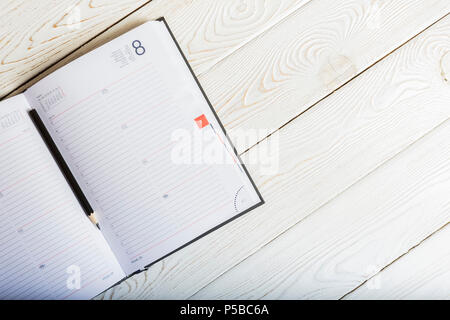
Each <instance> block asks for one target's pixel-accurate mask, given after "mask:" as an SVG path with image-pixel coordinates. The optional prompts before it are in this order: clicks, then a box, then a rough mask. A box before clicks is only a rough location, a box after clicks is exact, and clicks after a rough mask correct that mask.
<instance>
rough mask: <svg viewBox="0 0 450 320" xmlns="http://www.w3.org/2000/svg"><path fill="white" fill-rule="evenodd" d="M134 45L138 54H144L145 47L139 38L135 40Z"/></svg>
mask: <svg viewBox="0 0 450 320" xmlns="http://www.w3.org/2000/svg"><path fill="white" fill-rule="evenodd" d="M132 46H133V48H134V51H135V52H136V54H137V55H138V56H142V55H143V54H144V53H145V48H144V47H143V46H142V43H141V42H140V41H139V40H134V41H133V44H132Z"/></svg>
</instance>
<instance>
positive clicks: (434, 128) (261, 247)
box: [187, 13, 450, 299]
mask: <svg viewBox="0 0 450 320" xmlns="http://www.w3.org/2000/svg"><path fill="white" fill-rule="evenodd" d="M448 15H449V13H447V14H445V15H444V16H443V17H441V18H440V19H438V20H436V21H435V22H434V23H432V24H431V25H429V26H428V27H426V28H425V29H423V30H422V31H421V32H419V33H417V34H416V35H415V36H414V37H412V38H410V39H409V40H407V41H406V42H404V43H403V44H401V45H400V46H399V47H397V48H396V49H394V50H393V51H391V52H390V53H388V54H387V55H385V56H384V57H383V58H381V59H379V60H378V61H376V62H375V63H373V64H372V65H371V66H369V67H368V68H366V69H365V70H363V71H362V72H360V73H358V75H356V76H355V77H353V78H352V79H350V80H349V81H347V82H346V83H344V84H343V85H342V86H340V87H339V88H337V89H336V90H333V92H331V93H330V94H328V95H327V96H326V97H324V98H322V99H321V100H319V101H318V102H316V103H314V104H313V105H311V106H310V107H309V108H308V109H306V110H305V111H303V112H301V113H300V114H299V115H297V116H296V117H294V118H293V119H291V120H290V121H288V122H287V123H285V124H284V125H283V126H282V127H280V129H278V130H276V131H274V132H273V133H271V134H269V135H268V136H267V137H265V138H264V139H262V140H261V141H258V142H257V143H256V144H255V145H253V146H252V147H250V148H248V149H247V150H246V151H244V152H242V153H241V155H243V154H244V153H246V152H247V151H249V150H250V149H251V148H253V147H255V146H256V145H258V144H259V143H260V142H262V141H264V140H266V139H268V138H269V137H270V136H271V135H272V134H274V133H276V132H278V131H279V130H281V129H282V128H284V127H286V126H287V125H288V124H289V123H291V122H292V121H294V120H295V119H297V118H298V117H299V116H300V115H302V114H303V113H305V112H306V111H308V110H310V109H311V108H312V107H314V106H315V105H317V104H318V103H319V102H320V101H322V100H324V99H326V98H327V97H329V96H331V95H332V94H333V93H335V92H336V91H337V90H339V89H340V88H342V87H343V86H345V85H347V84H348V83H349V82H351V81H353V80H354V79H355V78H356V77H358V76H359V75H361V74H362V73H364V72H366V71H367V70H368V69H370V68H371V67H373V66H374V65H376V64H378V63H379V62H381V61H382V60H383V59H385V58H386V57H387V56H389V55H390V54H392V53H394V52H395V51H397V50H398V49H400V48H401V47H403V46H405V45H406V44H407V43H409V42H410V41H412V40H413V39H414V38H416V37H418V36H419V35H420V34H422V33H423V32H425V31H426V30H427V29H429V28H431V27H432V26H434V25H435V24H436V23H438V22H439V21H441V20H443V19H444V18H446V17H447V16H448ZM449 120H450V117H449V118H446V119H445V120H443V121H442V122H441V123H439V124H438V125H436V126H435V127H433V128H431V129H430V130H429V131H427V132H426V133H424V134H423V135H422V136H420V137H419V138H417V139H416V140H414V141H413V142H411V143H410V144H408V145H407V146H405V147H404V148H402V149H401V150H399V151H398V152H397V153H395V154H394V155H392V156H391V157H389V158H387V159H386V160H384V161H383V162H381V163H380V164H378V165H377V166H376V167H374V168H373V169H372V170H370V171H369V172H367V173H366V174H365V175H363V176H361V177H360V178H359V179H357V180H355V181H354V182H353V183H352V184H350V185H349V186H348V187H346V188H344V189H343V190H342V191H340V192H338V193H336V195H335V196H333V197H331V198H330V199H329V200H327V201H326V202H324V203H323V204H321V205H320V206H318V207H317V208H316V209H314V210H313V211H312V212H311V213H310V214H308V215H307V216H305V217H303V218H302V219H300V220H298V221H297V222H296V223H294V224H293V225H291V226H290V227H288V228H286V229H285V230H284V231H282V232H280V233H279V234H278V235H277V236H276V237H274V238H272V239H271V240H269V241H268V242H266V243H265V244H263V245H261V246H260V247H259V248H257V249H256V250H254V251H253V252H252V253H250V254H248V255H247V256H246V257H245V258H243V259H242V260H241V261H239V262H237V263H236V264H234V265H233V266H232V267H230V268H228V269H227V270H224V271H223V272H222V273H220V274H219V275H218V276H217V277H215V278H214V279H213V280H211V281H210V282H208V283H207V284H205V285H204V286H202V287H201V288H200V289H199V290H197V291H195V292H194V293H193V294H192V295H190V296H189V297H188V298H187V299H190V298H192V297H193V296H195V295H196V294H197V293H199V292H200V291H202V290H203V289H204V288H206V287H207V286H209V285H210V284H211V283H213V282H214V281H216V280H217V279H219V278H220V277H222V276H223V275H224V274H225V273H227V272H229V271H230V270H232V269H233V268H235V267H236V266H238V265H239V264H241V263H242V262H244V261H245V260H247V259H248V258H250V257H251V256H253V255H254V254H256V253H257V252H258V251H260V250H261V249H263V248H264V247H266V246H267V245H269V244H270V243H271V242H272V241H274V240H276V239H278V238H279V237H280V236H282V235H283V234H285V233H286V232H288V231H289V230H291V229H292V228H294V227H295V226H296V225H298V224H300V223H301V222H303V221H304V220H305V219H308V218H309V217H311V216H312V215H313V214H315V213H316V212H317V211H318V210H320V209H321V208H322V207H324V206H325V205H327V204H328V203H330V202H332V201H333V200H335V199H336V198H338V197H339V196H341V195H342V194H343V193H344V192H346V191H347V190H348V189H350V188H352V187H353V186H354V185H356V184H358V183H360V182H361V181H362V180H364V179H366V178H367V177H368V176H369V175H372V174H374V173H375V172H376V171H377V170H378V169H379V168H381V167H382V166H384V165H386V164H387V163H388V162H389V161H391V160H393V159H394V158H396V157H398V156H399V155H400V154H403V153H404V152H406V151H408V150H409V149H411V148H412V147H413V146H414V145H415V144H416V143H417V142H419V141H421V140H422V139H424V138H425V137H426V136H428V135H429V134H431V133H432V132H433V131H435V130H436V129H438V128H439V127H441V126H443V125H444V124H445V123H446V122H447V121H449ZM434 233H435V232H432V233H431V234H430V235H432V234H434ZM415 247H416V246H413V247H412V248H415ZM412 248H410V250H411V249H412ZM408 251H409V250H408ZM402 256H403V255H402ZM400 257H401V256H400ZM400 257H398V258H400ZM394 261H396V260H394ZM388 265H389V264H388ZM388 265H386V266H385V267H387V266H388ZM385 267H383V268H382V269H381V270H383V269H384V268H385ZM368 280H369V279H367V280H365V282H366V281H368ZM361 285H362V284H361ZM358 287H359V286H358ZM355 289H356V288H355ZM347 294H349V293H347Z"/></svg>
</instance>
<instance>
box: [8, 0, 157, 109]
mask: <svg viewBox="0 0 450 320" xmlns="http://www.w3.org/2000/svg"><path fill="white" fill-rule="evenodd" d="M152 1H153V0H148V1H146V2H145V3H143V4H142V5H140V6H139V7H137V8H136V9H134V10H132V11H130V12H129V13H127V14H126V15H124V16H123V17H122V18H120V19H119V20H117V21H115V22H114V23H113V24H111V25H109V26H108V27H106V28H105V29H103V30H102V31H100V32H99V33H97V34H96V35H95V36H93V37H92V38H90V39H88V40H87V41H85V42H84V43H82V44H80V45H79V46H78V47H76V48H75V49H73V50H72V51H70V52H69V53H67V54H66V55H64V56H63V57H61V58H60V59H58V60H57V61H55V62H54V63H52V64H51V65H49V66H48V67H47V68H45V69H43V70H42V71H40V72H39V73H38V74H36V75H35V76H33V77H31V78H30V79H28V80H26V81H24V82H23V83H22V84H20V85H18V86H17V87H15V88H14V89H13V90H11V91H9V92H8V93H6V94H5V95H3V96H2V97H0V102H1V101H3V100H5V99H7V98H9V96H10V95H11V94H12V93H13V92H15V91H16V90H18V89H19V88H21V87H23V86H25V85H26V84H27V83H29V82H32V81H33V80H34V79H36V78H38V77H39V76H40V75H41V74H43V73H44V72H46V71H47V70H49V69H51V68H53V67H54V66H56V65H57V64H58V63H60V62H61V61H63V60H64V59H66V58H68V57H69V56H70V55H72V54H73V53H75V52H76V51H78V50H80V49H81V48H82V47H84V46H85V45H86V44H88V43H89V42H91V41H93V40H94V39H96V38H98V37H99V36H100V35H102V34H104V33H105V32H106V31H108V30H109V29H111V28H112V27H114V26H115V25H117V24H118V23H120V22H122V21H123V20H125V19H126V18H128V17H129V16H130V15H132V14H134V13H135V12H137V11H139V10H141V9H142V8H143V7H145V6H146V5H148V4H149V3H150V2H152Z"/></svg>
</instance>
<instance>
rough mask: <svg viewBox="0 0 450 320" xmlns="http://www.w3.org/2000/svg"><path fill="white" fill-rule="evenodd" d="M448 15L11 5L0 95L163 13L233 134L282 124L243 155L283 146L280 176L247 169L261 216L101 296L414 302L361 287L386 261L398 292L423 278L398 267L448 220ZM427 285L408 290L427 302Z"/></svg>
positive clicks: (306, 0)
mask: <svg viewBox="0 0 450 320" xmlns="http://www.w3.org/2000/svg"><path fill="white" fill-rule="evenodd" d="M145 3H147V4H146V5H145V6H143V7H142V8H140V9H139V10H137V11H136V12H133V13H132V14H131V15H129V16H128V17H126V15H128V14H129V13H130V12H132V11H133V10H135V9H137V8H138V7H139V6H141V5H142V4H145ZM74 8H78V9H74ZM80 8H81V9H80ZM74 10H75V11H74ZM76 10H79V12H80V17H82V22H81V23H74V22H73V20H71V19H73V12H77V11H76ZM449 11H450V2H449V1H448V0H429V1H422V0H420V1H419V0H409V1H400V0H390V1H376V0H345V1H332V0H277V1H273V0H217V1H212V0H193V1H185V0H171V1H167V0H154V1H151V2H150V3H148V1H136V0H134V1H132V0H127V1H106V0H97V1H91V0H86V1H85V0H78V1H68V0H65V1H51V0H44V1H41V2H39V3H38V2H35V1H11V0H8V1H4V2H2V4H0V96H3V95H5V94H7V93H8V92H10V91H11V90H14V89H15V93H17V92H20V91H22V90H23V89H25V88H26V87H28V86H29V85H31V84H32V83H34V82H35V81H36V80H37V79H39V78H41V77H43V76H45V75H46V74H48V73H50V72H52V71H53V70H55V69H56V68H58V67H60V66H62V65H64V64H66V63H67V62H69V61H71V60H73V59H75V58H77V57H78V56H80V55H82V54H84V53H86V52H88V51H89V50H92V49H93V48H95V47H97V46H99V45H101V44H103V43H105V42H106V41H108V40H110V39H112V38H114V37H115V36H117V35H119V34H121V33H123V32H125V31H127V30H129V29H131V28H133V27H134V26H136V25H139V24H140V23H142V22H144V21H146V20H149V19H152V18H157V17H159V16H165V17H166V19H167V20H168V22H169V24H170V26H171V28H172V29H173V31H174V33H175V35H176V37H177V39H178V40H179V42H180V44H181V46H182V48H183V51H184V52H185V53H186V55H187V57H188V59H189V60H190V62H191V63H192V65H193V67H194V70H195V72H196V73H197V74H198V75H199V76H200V81H201V83H202V85H203V86H204V88H205V90H206V92H207V94H208V96H209V97H210V99H211V101H212V103H213V105H214V106H215V107H216V110H217V111H218V113H219V116H220V117H221V119H222V120H223V122H224V123H225V125H226V127H227V129H228V130H229V131H231V133H232V134H233V133H234V134H237V133H238V132H239V131H240V130H241V129H248V128H263V129H270V130H271V131H276V130H277V129H278V128H279V127H281V126H284V127H283V128H282V129H281V130H279V131H277V134H275V135H273V136H272V137H271V138H270V139H266V140H264V141H263V142H262V143H260V144H259V145H257V146H256V147H253V148H252V149H251V150H250V151H249V152H247V153H245V154H244V158H245V161H246V162H247V163H250V162H251V158H252V157H255V156H256V155H258V154H259V153H261V152H264V151H266V149H267V148H268V147H276V143H277V141H279V150H280V154H279V156H280V159H279V160H280V163H279V171H278V172H277V174H274V175H270V176H265V175H263V174H262V173H261V172H260V170H259V169H260V168H258V166H253V165H251V164H250V169H251V172H252V175H253V176H254V178H255V180H256V182H257V184H258V185H259V186H260V188H261V191H262V193H263V196H264V197H265V199H266V201H267V204H266V205H265V206H264V207H262V208H260V209H258V210H256V211H254V212H252V213H250V214H248V215H246V216H244V217H242V218H240V219H238V220H236V221H234V222H233V223H232V224H229V225H227V226H225V227H223V228H221V229H219V230H217V231H216V232H214V233H212V234H211V235H209V236H208V237H206V238H204V239H202V240H200V241H198V242H196V243H194V244H192V245H190V246H188V247H187V248H185V249H183V250H181V251H179V252H177V253H176V254H174V255H172V256H170V257H168V258H167V259H164V260H163V261H161V262H160V263H157V264H156V265H154V266H153V267H151V268H150V269H149V270H148V271H147V272H144V273H141V274H139V275H136V276H134V277H132V278H130V279H128V280H127V281H125V282H124V283H122V284H120V285H119V286H117V287H115V288H113V289H111V290H109V291H108V292H106V293H105V294H103V295H101V296H100V298H189V297H193V298H211V297H220V298H223V297H228V298H236V297H255V298H266V297H276V298H283V297H284V298H339V297H342V296H343V295H345V294H346V293H348V292H350V291H352V293H351V294H349V295H348V296H346V298H347V297H348V298H354V297H356V298H358V294H359V293H360V294H361V297H368V298H371V297H378V298H380V297H383V295H386V297H397V298H402V297H408V295H409V296H410V295H411V294H413V295H414V293H411V292H412V291H408V290H405V291H402V290H397V291H395V290H396V288H393V287H392V288H390V287H386V288H384V290H381V291H379V293H380V294H381V296H380V295H377V294H376V295H374V293H373V292H370V293H366V292H365V291H364V287H360V288H358V289H357V290H355V288H357V287H358V286H359V285H360V284H361V283H364V281H366V280H368V279H370V277H371V276H373V275H374V274H376V273H377V272H378V271H379V270H381V269H382V268H383V267H385V266H386V265H388V264H390V263H392V264H391V265H390V266H389V267H388V268H386V269H385V270H383V271H382V273H386V272H388V271H389V270H390V269H391V268H394V266H396V265H397V264H400V263H401V264H400V267H396V268H399V269H398V271H397V272H395V273H392V274H391V275H390V277H392V278H396V279H397V280H398V281H397V282H395V281H394V282H392V283H397V284H398V285H399V286H404V287H405V288H408V285H409V284H411V285H414V282H413V281H412V280H411V281H408V280H407V278H400V277H398V274H399V273H401V270H402V268H409V269H410V272H411V275H414V274H417V272H420V270H422V269H423V270H425V269H426V265H421V266H417V268H415V266H413V265H411V264H412V262H414V261H415V260H414V258H411V259H412V260H406V258H407V257H408V256H409V255H410V254H411V253H412V252H414V251H415V250H418V249H419V248H421V246H422V245H424V244H425V243H427V242H424V243H423V244H420V245H419V247H418V248H416V249H414V250H412V251H411V252H410V253H407V252H408V250H409V249H411V247H413V246H415V245H417V244H419V243H420V242H421V241H422V240H423V239H424V238H426V237H430V239H433V237H434V236H433V233H434V232H435V231H436V230H438V229H439V228H440V227H442V226H443V225H444V224H445V223H447V222H448V221H449V220H450V219H449V212H448V206H446V205H445V200H446V198H445V195H446V194H447V193H448V189H449V188H448V187H449V186H448V183H447V184H446V183H445V181H441V180H444V179H445V178H446V177H447V176H448V174H449V173H448V172H447V171H446V167H445V161H447V162H448V160H449V159H448V158H446V156H448V154H447V153H446V152H447V151H448V150H447V148H446V147H445V145H444V146H442V148H440V147H437V146H441V144H442V140H445V137H446V136H445V135H446V134H447V141H448V140H449V138H450V133H449V132H448V130H444V129H443V128H446V126H448V125H447V124H446V123H444V122H445V121H446V119H448V117H449V116H450V92H449V91H450V85H449V78H450V53H449V52H450V38H449V35H450V22H449V19H450V18H449V17H446V18H443V17H444V16H446V15H447V14H448V13H449ZM44 12H45V13H47V14H46V15H44V14H43V13H44ZM70 12H72V13H71V14H69V15H68V13H70ZM122 18H124V19H123V20H122V21H119V19H122ZM442 18H443V19H442ZM439 19H442V20H441V21H439V22H437V21H438V20H439ZM70 21H72V22H70ZM69 22H70V23H69ZM436 22H437V23H436ZM435 23H436V24H435ZM433 24H435V25H433ZM75 26H76V28H75ZM110 26H112V27H110ZM427 28H429V29H428V30H426V29H427ZM104 30H105V31H104ZM424 30H425V31H424ZM103 31H104V32H103ZM422 32H423V33H422ZM420 33H422V34H420ZM417 34H420V35H419V36H417V37H416V35H417ZM413 37H415V38H414V39H413V40H411V41H410V42H409V43H407V44H406V45H404V46H403V47H401V46H402V45H403V44H404V43H405V42H407V41H408V40H410V39H411V38H413ZM88 40H90V41H88ZM87 41H88V42H87ZM82 44H84V45H82ZM81 45H82V46H81ZM80 46H81V47H80ZM30 47H31V48H30ZM399 47H401V48H399ZM392 51H394V52H393V53H392V54H391V52H392ZM70 52H73V53H72V54H70V55H68V56H67V57H66V58H64V59H62V60H60V59H61V58H62V57H64V56H65V55H67V54H69V53H70ZM380 59H382V61H381V62H380V63H377V64H375V65H374V66H373V64H374V63H376V62H377V61H378V60H380ZM53 64H54V65H53ZM51 65H53V66H52V67H50V68H49V66H51ZM366 69H368V70H367V71H365V70H366ZM364 71H365V72H364ZM361 72H363V73H362V74H361V75H360V73H361ZM34 76H36V78H35V79H33V78H32V77H34ZM354 77H356V78H355V79H354V80H352V81H351V82H350V83H348V84H346V85H344V84H345V83H346V82H348V81H349V80H351V79H352V78H354ZM21 84H24V85H21ZM343 85H344V86H343ZM342 86H343V87H342ZM336 90H337V91H336ZM335 91H336V92H335ZM330 94H331V95H330ZM328 95H330V96H328ZM310 107H313V108H312V109H310V110H308V111H307V112H305V113H302V112H303V111H305V110H307V109H308V108H310ZM294 118H295V120H292V119H294ZM442 123H444V124H442ZM286 124H287V125H286ZM435 128H438V129H435ZM266 134H267V131H266ZM265 136H266V135H263V136H260V137H256V138H254V139H252V140H251V141H245V142H242V141H238V143H237V149H238V150H239V151H240V152H243V151H245V150H246V149H247V147H249V146H251V145H253V144H254V143H255V142H256V141H258V140H263V139H264V137H265ZM430 137H432V138H430ZM433 137H440V138H433ZM439 139H441V140H439ZM424 150H425V151H424ZM262 160H267V158H263V159H262ZM433 161H435V162H433ZM405 163H407V164H408V166H407V167H405ZM439 164H440V165H439ZM409 169H411V170H412V171H411V170H409ZM413 169H414V170H413ZM386 181H391V182H392V185H391V184H390V185H389V186H387V187H386V186H385V184H386ZM421 183H422V184H421ZM375 191H376V192H375ZM399 191H401V192H399ZM377 192H378V193H377ZM447 198H448V197H447ZM439 204H440V205H441V206H440V205H439ZM446 208H447V209H446ZM425 213H426V215H425ZM378 218H379V219H378ZM391 223H392V225H391ZM394 226H395V228H394ZM439 239H440V240H439ZM439 239H438V240H433V243H436V244H434V245H433V246H434V247H436V246H439V244H438V243H442V241H443V240H444V241H445V239H446V238H442V236H440V237H439ZM442 239H443V240H442ZM427 241H428V240H427ZM429 241H431V240H429ZM440 245H441V246H442V244H440ZM430 250H431V249H430ZM416 252H417V251H416ZM420 252H421V257H426V255H427V249H421V250H420ZM288 253H289V254H288ZM274 257H277V260H275V259H274ZM399 257H400V258H399ZM396 259H398V260H396ZM430 259H434V260H433V261H441V262H442V267H443V268H445V266H446V265H445V261H446V260H445V258H441V257H440V256H439V254H437V253H436V252H434V251H433V253H431V252H430ZM393 261H394V262H393ZM408 261H410V262H408ZM421 268H422V269H421ZM394 270H397V269H394ZM427 270H428V269H427ZM430 270H431V269H430ZM433 270H434V269H433ZM436 270H438V269H436ZM430 272H431V273H432V270H431V271H430ZM424 279H427V278H424ZM442 279H443V278H442ZM433 283H434V282H433V281H432V280H430V281H429V282H426V281H425V280H421V282H420V285H421V287H423V288H427V289H421V291H416V292H419V293H420V294H428V293H429V294H430V295H431V292H432V291H430V290H433V286H434V285H433ZM394 289H395V290H394ZM444 289H445V288H444ZM353 290H354V291H353ZM394 291H395V292H400V293H399V294H393V292H394ZM444 291H445V290H444ZM444 291H442V290H441V291H439V290H436V291H433V292H434V294H433V295H431V296H432V297H436V298H448V296H446V295H445V292H444ZM402 292H403V293H402ZM405 292H406V293H405Z"/></svg>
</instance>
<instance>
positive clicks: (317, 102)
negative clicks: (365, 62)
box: [240, 13, 450, 155]
mask: <svg viewBox="0 0 450 320" xmlns="http://www.w3.org/2000/svg"><path fill="white" fill-rule="evenodd" d="M448 15H450V13H446V14H445V15H444V16H442V17H441V18H439V19H438V20H436V21H435V22H433V23H432V24H430V25H429V26H428V27H426V28H425V29H423V30H422V31H420V32H419V33H417V34H416V35H414V36H413V37H411V38H409V39H408V40H406V41H405V42H403V43H402V44H400V45H399V46H398V47H396V48H395V49H394V50H392V51H390V52H389V53H387V54H386V55H384V56H383V57H381V58H380V59H378V60H377V61H375V62H374V63H372V64H371V65H369V66H368V67H367V68H365V69H364V70H362V71H361V72H359V73H358V74H356V75H355V76H353V77H352V78H350V79H349V80H347V81H346V82H344V83H343V84H342V85H340V86H339V87H337V88H336V89H334V90H333V91H331V92H330V93H328V94H327V95H325V96H324V97H322V98H320V99H319V100H317V101H316V102H314V103H313V104H311V105H310V106H309V107H307V108H306V109H305V110H303V111H302V112H300V113H299V114H298V115H296V116H294V117H293V118H292V119H290V120H288V121H287V122H286V123H285V124H283V125H282V126H281V127H279V128H278V129H277V130H275V131H273V132H272V133H270V134H269V135H267V136H266V137H264V138H263V139H261V140H259V141H258V142H256V143H255V144H254V145H252V146H250V147H248V148H247V149H246V150H245V151H243V152H242V153H241V154H240V155H243V154H244V153H246V152H248V151H250V150H251V149H252V148H254V147H255V146H257V145H258V144H259V143H261V142H263V141H264V140H266V139H268V138H269V137H270V136H271V135H273V134H275V133H277V132H279V131H281V130H282V129H283V128H284V127H286V126H287V125H289V124H290V123H291V122H293V121H295V120H296V119H297V118H299V117H300V116H302V115H303V114H305V113H306V112H308V111H309V110H311V109H312V108H313V107H315V106H316V105H318V104H319V103H321V102H322V101H324V100H325V99H327V98H329V97H330V96H332V95H333V94H334V93H336V92H337V91H338V90H340V89H341V88H343V87H344V86H346V85H348V84H349V83H350V82H352V81H354V80H355V79H356V78H357V77H359V76H360V75H362V74H363V73H365V72H366V71H368V70H369V69H371V68H372V67H373V66H375V65H377V64H378V63H380V62H381V61H382V60H384V59H385V58H387V57H388V56H390V55H391V54H393V53H395V52H396V51H397V50H399V49H401V48H403V47H404V46H405V45H407V44H408V43H409V42H411V41H412V40H414V39H415V38H417V37H418V36H419V35H421V34H422V33H423V32H425V31H427V30H428V29H430V28H431V27H433V26H434V25H435V24H437V23H438V22H440V21H441V20H443V19H445V18H446V17H447V16H448Z"/></svg>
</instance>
